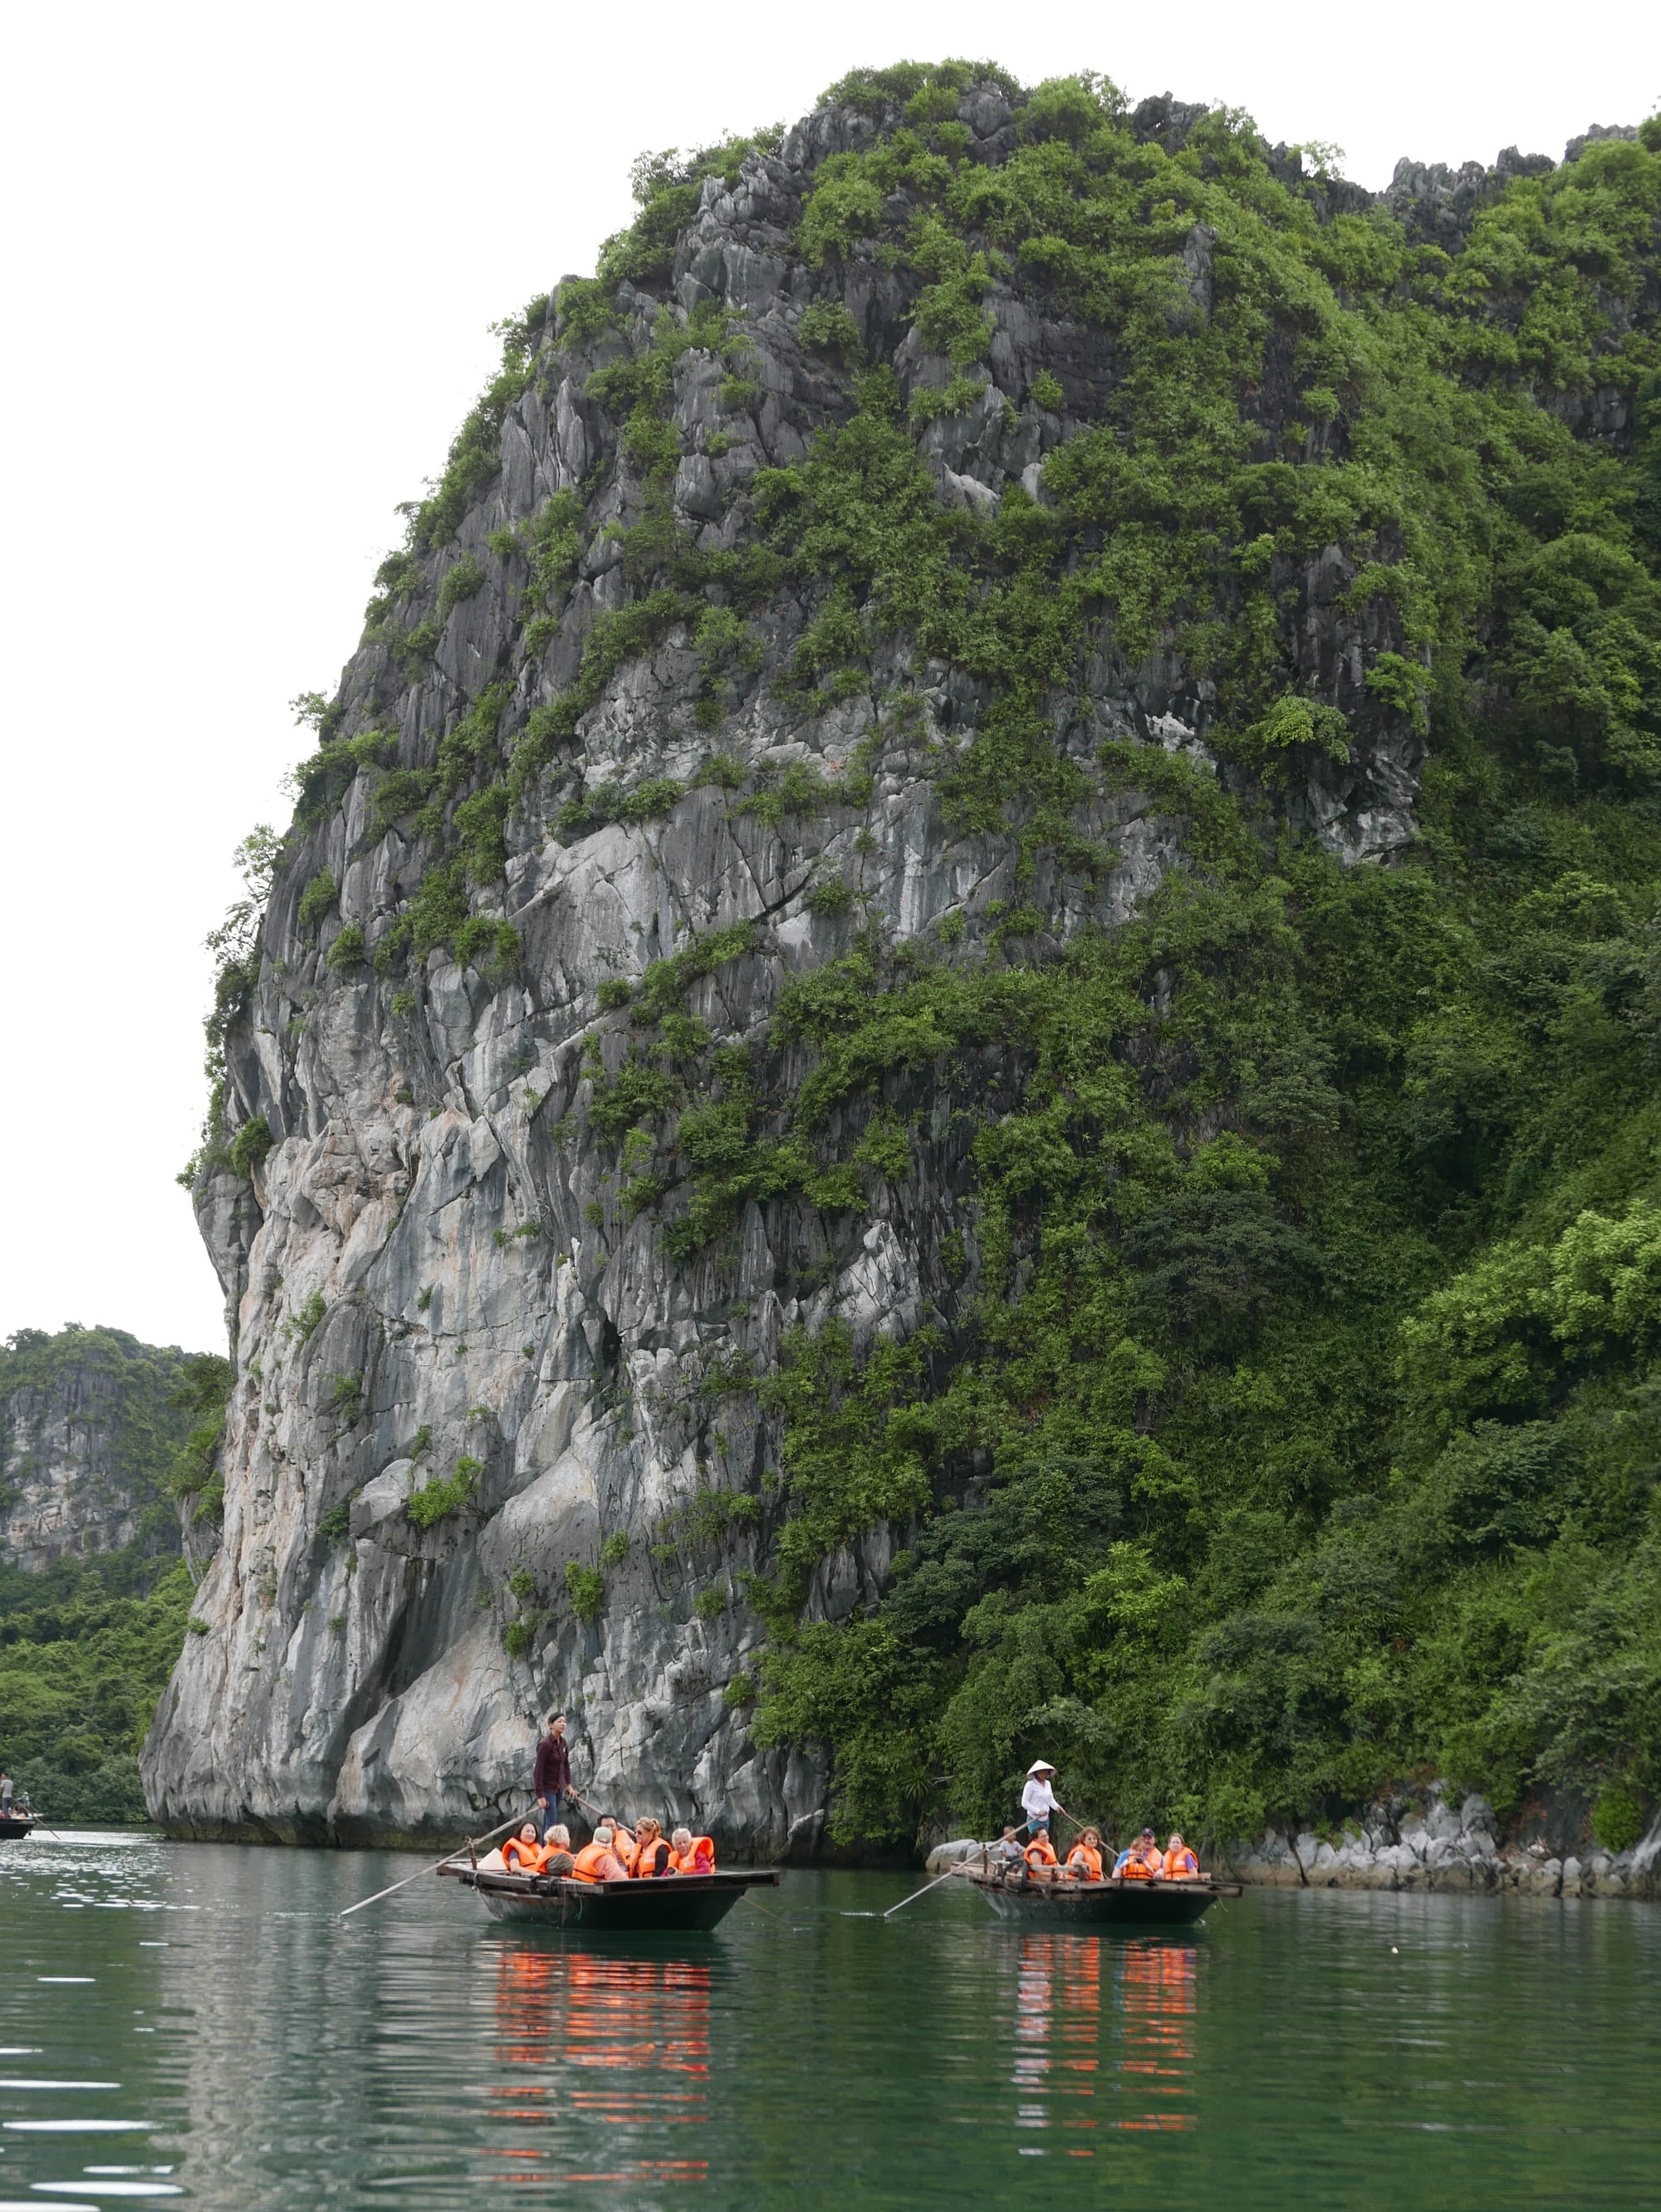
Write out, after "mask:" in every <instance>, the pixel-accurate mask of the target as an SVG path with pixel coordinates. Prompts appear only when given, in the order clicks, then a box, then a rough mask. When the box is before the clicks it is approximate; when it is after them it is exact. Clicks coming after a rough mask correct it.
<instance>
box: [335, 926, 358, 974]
mask: <svg viewBox="0 0 1661 2212" xmlns="http://www.w3.org/2000/svg"><path fill="white" fill-rule="evenodd" d="M364 951H365V945H364V936H363V924H362V923H361V921H349V922H348V923H347V925H346V927H345V928H344V929H343V930H342V931H341V933H340V934H339V936H338V937H337V938H336V939H335V941H334V943H333V944H332V945H330V947H329V966H330V969H332V970H333V972H334V973H335V974H336V975H342V974H343V973H344V972H345V970H346V969H349V968H360V967H361V966H362V964H363V955H364Z"/></svg>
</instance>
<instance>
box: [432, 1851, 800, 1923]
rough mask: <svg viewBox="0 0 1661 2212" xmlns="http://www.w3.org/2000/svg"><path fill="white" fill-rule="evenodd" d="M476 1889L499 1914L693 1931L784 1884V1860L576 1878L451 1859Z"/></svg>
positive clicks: (444, 1869)
mask: <svg viewBox="0 0 1661 2212" xmlns="http://www.w3.org/2000/svg"><path fill="white" fill-rule="evenodd" d="M437 1871H438V1873H439V1875H449V1876H450V1877H451V1879H452V1881H458V1882H460V1883H461V1885H462V1887H464V1889H471V1890H476V1892H477V1893H478V1894H479V1895H480V1896H481V1897H482V1899H484V1902H485V1905H486V1907H487V1909H488V1911H490V1912H491V1913H492V1914H493V1915H494V1917H495V1918H496V1919H498V1920H514V1921H520V1922H524V1923H530V1925H532V1926H536V1927H539V1928H580V1929H583V1930H584V1931H585V1933H588V1934H592V1935H600V1934H602V1933H603V1934H608V1935H609V1934H616V1935H628V1936H636V1935H654V1934H655V1935H690V1934H697V1933H700V1932H702V1931H703V1930H705V1929H711V1928H713V1927H715V1926H717V1925H718V1923H720V1922H721V1921H723V1920H724V1919H725V1918H726V1917H727V1915H728V1913H729V1912H730V1911H731V1910H732V1908H733V1906H734V1905H737V1902H738V1900H739V1899H740V1898H741V1897H743V1893H744V1892H745V1891H746V1890H747V1889H777V1888H778V1887H779V1869H778V1868H777V1867H745V1868H743V1869H738V1870H736V1871H734V1872H732V1873H715V1874H672V1875H660V1876H658V1877H657V1878H656V1879H654V1880H652V1881H567V1879H566V1878H565V1877H564V1876H563V1875H524V1874H506V1873H497V1872H494V1870H492V1869H489V1868H486V1867H474V1866H469V1865H466V1864H465V1863H463V1864H459V1865H458V1864H457V1863H456V1862H455V1861H453V1860H452V1861H451V1862H450V1863H448V1864H446V1865H444V1866H441V1867H439V1869H437Z"/></svg>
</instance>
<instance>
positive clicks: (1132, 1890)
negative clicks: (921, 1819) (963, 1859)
mask: <svg viewBox="0 0 1661 2212" xmlns="http://www.w3.org/2000/svg"><path fill="white" fill-rule="evenodd" d="M957 1873H958V1875H959V1877H960V1878H961V1880H962V1881H967V1882H970V1883H972V1884H973V1887H975V1888H976V1889H978V1890H979V1892H980V1894H981V1895H982V1896H983V1897H984V1898H985V1900H986V1902H987V1904H988V1905H991V1908H992V1911H994V1912H996V1913H997V1915H998V1916H999V1917H1000V1918H1002V1919H1004V1920H1019V1921H1021V1922H1022V1923H1024V1924H1026V1925H1027V1926H1028V1927H1046V1928H1065V1929H1081V1930H1082V1929H1095V1928H1184V1927H1189V1926H1191V1925H1192V1923H1194V1922H1195V1921H1196V1920H1197V1919H1199V1918H1200V1917H1201V1915H1202V1914H1203V1913H1205V1912H1208V1911H1209V1910H1210V1908H1211V1906H1212V1905H1215V1902H1216V1900H1217V1899H1218V1898H1220V1897H1238V1896H1239V1895H1240V1884H1239V1882H1237V1881H1113V1880H1112V1877H1111V1876H1110V1877H1109V1878H1108V1879H1107V1880H1106V1881H1030V1882H1029V1881H1022V1880H1021V1877H1020V1875H1015V1876H1013V1877H1012V1878H1011V1879H1009V1880H1008V1881H1006V1880H1005V1879H1004V1877H1003V1875H1001V1874H999V1873H997V1871H996V1869H992V1868H990V1867H988V1868H985V1869H982V1868H980V1867H978V1866H962V1867H960V1868H958V1869H957Z"/></svg>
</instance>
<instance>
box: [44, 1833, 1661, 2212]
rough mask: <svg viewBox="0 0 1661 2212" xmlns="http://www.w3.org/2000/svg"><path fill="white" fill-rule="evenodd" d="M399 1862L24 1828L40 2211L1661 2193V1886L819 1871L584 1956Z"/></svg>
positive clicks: (1437, 2199) (1521, 2199)
mask: <svg viewBox="0 0 1661 2212" xmlns="http://www.w3.org/2000/svg"><path fill="white" fill-rule="evenodd" d="M410 1867H411V1863H410V1862H409V1860H400V1859H397V1858H395V1857H390V1856H387V1855H384V1854H374V1853H341V1854H330V1853H323V1852H306V1853H301V1852H293V1851H276V1850H233V1849H228V1848H219V1847H214V1846H204V1845H197V1846H189V1845H179V1844H172V1845H170V1844H160V1843H155V1842H152V1841H149V1840H142V1839H137V1838H116V1837H112V1836H100V1837H93V1836H90V1835H80V1836H71V1837H69V1838H65V1840H64V1842H63V1843H61V1844H52V1843H50V1842H49V1841H47V1840H45V1838H36V1839H34V1840H33V1841H31V1842H29V1843H27V1844H4V1845H0V2212H11V2208H14V2207H21V2206H24V2205H27V2206H31V2207H33V2208H34V2212H39V2208H40V2207H42V2206H43V2205H47V2204H50V2203H53V2202H56V2203H74V2202H76V2201H79V2202H81V2203H94V2204H95V2203H108V2204H120V2203H135V2202H137V2203H145V2202H155V2203H157V2204H159V2205H161V2206H167V2205H171V2204H172V2203H175V2202H177V2203H181V2204H193V2205H200V2206H203V2207H211V2208H213V2212H238V2208H241V2207H253V2206H258V2207H267V2206H270V2207H278V2208H284V2209H285V2212H287V2208H294V2212H302V2208H305V2209H306V2212H309V2208H311V2207H313V2206H318V2205H327V2204H336V2203H340V2204H348V2203H350V2204H364V2205H380V2204H386V2205H405V2206H419V2207H449V2206H460V2205H466V2206H469V2207H473V2206H477V2205H481V2204H488V2203H493V2202H494V2203H500V2202H501V2201H503V2200H504V2199H506V2201H507V2202H510V2203H525V2204H539V2203H556V2202H557V2203H572V2202H575V2201H577V2200H579V2198H581V2199H585V2200H586V2201H589V2202H591V2203H604V2204H606V2205H607V2206H609V2207H612V2208H616V2207H622V2208H627V2212H632V2208H634V2207H637V2206H640V2207H655V2206H659V2205H662V2206H665V2207H668V2206H676V2207H686V2206H694V2207H695V2206H699V2205H707V2206H711V2207H715V2206H719V2207H722V2208H725V2207H735V2206H736V2207H744V2206H766V2207H772V2206H780V2207H783V2206H818V2205H832V2204H835V2205H858V2206H861V2207H864V2206H888V2205H894V2206H918V2205H951V2206H956V2205H979V2204H985V2205H987V2206H993V2205H1003V2204H1007V2203H1010V2202H1012V2201H1013V2199H1014V2196H1015V2192H1016V2191H1020V2192H1021V2194H1022V2195H1023V2196H1025V2197H1028V2198H1030V2199H1031V2200H1032V2201H1034V2203H1039V2204H1041V2206H1042V2207H1043V2208H1044V2212H1059V2208H1061V2207H1064V2206H1069V2205H1074V2204H1078V2205H1098V2204H1099V2205H1104V2206H1107V2205H1112V2206H1118V2205H1121V2204H1127V2205H1128V2204H1132V2203H1134V2204H1136V2205H1137V2206H1139V2207H1141V2206H1146V2207H1149V2208H1154V2207H1170V2206H1178V2207H1187V2206H1203V2207H1208V2208H1209V2207H1227V2206H1234V2205H1241V2206H1258V2205H1262V2206H1264V2207H1272V2208H1273V2212H1294V2208H1301V2207H1302V2206H1304V2205H1306V2204H1309V2203H1318V2204H1319V2205H1320V2206H1321V2207H1323V2208H1324V2212H1326V2208H1331V2207H1343V2206H1352V2205H1354V2206H1369V2207H1371V2206H1389V2207H1391V2208H1397V2207H1400V2208H1407V2207H1412V2208H1415V2212H1422V2208H1426V2207H1434V2206H1449V2207H1455V2206H1457V2207H1461V2208H1463V2207H1467V2206H1476V2205H1480V2206H1484V2207H1488V2206H1503V2205H1531V2206H1560V2205H1569V2204H1574V2205H1577V2206H1585V2205H1604V2204H1608V2205H1616V2204H1619V2205H1622V2206H1639V2205H1661V2063H1658V2061H1661V2027H1658V2012H1657V2007H1656V1998H1657V1996H1658V1987H1661V1911H1657V1909H1655V1908H1653V1907H1650V1906H1644V1905H1615V1904H1603V1905H1589V1904H1573V1905H1560V1904H1555V1903H1549V1902H1547V1901H1544V1900H1537V1899H1526V1900H1523V1899H1519V1900H1512V1901H1509V1902H1506V1903H1499V1902H1494V1901H1488V1900H1478V1899H1469V1900H1462V1899H1452V1898H1444V1897H1417V1896H1415V1897H1390V1896H1343V1895H1340V1894H1338V1893H1333V1892H1323V1893H1308V1894H1303V1895H1296V1894H1290V1895H1288V1894H1287V1893H1266V1892H1256V1893H1248V1894H1247V1895H1246V1897H1244V1898H1242V1899H1240V1900H1238V1901H1226V1902H1224V1903H1222V1904H1219V1905H1216V1906H1215V1908H1214V1909H1213V1911H1212V1912H1211V1914H1210V1916H1209V1918H1208V1920H1207V1921H1206V1922H1205V1923H1204V1925H1203V1928H1202V1929H1199V1930H1197V1931H1191V1933H1190V1934H1189V1935H1188V1936H1186V1937H1185V1938H1184V1939H1175V1938H1165V1939H1150V1940H1145V1941H1137V1940H1126V1939H1125V1938H1123V1937H1119V1938H1105V1939H1097V1938H1092V1937H1087V1936H1045V1935H1026V1934H1022V1933H1021V1931H1020V1930H1018V1929H1009V1928H1006V1927H1004V1926H1003V1924H1002V1923H999V1922H997V1921H996V1920H994V1919H993V1917H992V1916H991V1913H990V1912H988V1911H987V1910H986V1908H985V1905H982V1903H981V1902H980V1900H979V1899H978V1898H976V1897H974V1896H973V1895H969V1894H965V1893H956V1892H954V1891H952V1890H951V1889H947V1890H945V1891H943V1892H939V1893H936V1894H935V1895H934V1896H932V1897H929V1898H925V1899H924V1900H923V1901H922V1902H921V1903H920V1904H919V1905H915V1906H913V1907H912V1909H911V1910H910V1911H908V1912H906V1913H904V1914H902V1915H901V1916H900V1917H899V1918H898V1919H897V1920H895V1921H893V1922H890V1923H887V1924H886V1925H885V1924H884V1923H882V1921H881V1920H880V1919H877V1918H874V1917H856V1916H864V1915H868V1914H872V1913H875V1912H876V1911H880V1909H881V1908H882V1906H884V1905H891V1904H893V1903H894V1902H895V1901H896V1900H897V1899H899V1898H900V1897H901V1896H903V1895H904V1894H905V1893H906V1889H907V1888H908V1887H912V1886H913V1885H912V1884H908V1883H907V1882H906V1881H904V1880H902V1879H901V1878H900V1877H899V1876H894V1875H807V1874H791V1875H787V1876H786V1877H785V1887H783V1889H782V1890H780V1891H779V1892H778V1893H769V1894H768V1895H767V1896H766V1897H765V1899H764V1900H763V1901H764V1903H765V1904H766V1905H767V1910H768V1911H769V1912H771V1913H772V1914H773V1915H774V1916H776V1917H767V1915H766V1914H764V1912H763V1911H761V1910H760V1909H758V1907H757V1905H756V1904H755V1902H754V1901H751V1902H747V1903H746V1904H744V1905H740V1906H739V1908H738V1909H737V1911H736V1912H735V1913H734V1914H733V1915H732V1917H730V1919H729V1920H728V1921H727V1923H726V1924H725V1926H724V1928H723V1929H721V1931H720V1932H719V1933H718V1935H716V1936H706V1937H702V1938H700V1939H696V1940H694V1941H689V1942H682V1943H678V1944H669V1943H664V1942H657V1943H646V1942H633V1943H632V1944H621V1943H614V1944H612V1945H611V1946H609V1947H606V1948H595V1947H591V1948H585V1949H581V1948H576V1946H575V1945H573V1943H571V1942H570V1941H569V1939H561V1938H559V1937H555V1936H534V1935H530V1936H528V1935H526V1934H525V1933H524V1932H523V1931H518V1930H514V1929H503V1928H499V1927H497V1926H496V1925H495V1924H494V1923H493V1922H490V1921H489V1920H488V1919H487V1918H486V1917H484V1915H483V1913H482V1910H481V1908H480V1907H479V1905H477V1903H476V1900H475V1899H473V1898H471V1897H470V1896H468V1895H466V1894H464V1893H460V1892H458V1890H457V1889H456V1888H454V1887H452V1885H451V1884H449V1883H447V1882H440V1881H438V1880H436V1879H433V1880H431V1881H421V1882H419V1883H417V1884H416V1885H415V1887H414V1888H413V1889H412V1890H409V1891H406V1892H405V1893H403V1896H402V1897H400V1898H396V1899H390V1900H389V1901H388V1902H387V1903H386V1904H385V1905H377V1906H374V1907H372V1908H371V1910H370V1911H367V1912H366V1913H361V1914H359V1915H358V1916H356V1917H355V1918H353V1919H351V1920H349V1921H347V1922H345V1923H340V1922H339V1921H337V1920H336V1919H335V1918H334V1917H333V1916H334V1914H335V1913H336V1912H337V1911H338V1910H339V1908H340V1907H341V1906H342V1905H346V1904H349V1903H350V1902H351V1901H352V1900H353V1899H355V1898H358V1897H361V1896H364V1895H367V1893H369V1892H370V1891H371V1890H373V1889H374V1888H376V1887H379V1885H380V1884H381V1883H382V1882H384V1881H391V1879H393V1877H394V1876H395V1875H398V1874H401V1873H407V1872H409V1870H410Z"/></svg>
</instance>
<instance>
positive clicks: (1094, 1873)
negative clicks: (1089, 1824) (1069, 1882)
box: [1067, 1828, 1101, 1881]
mask: <svg viewBox="0 0 1661 2212" xmlns="http://www.w3.org/2000/svg"><path fill="white" fill-rule="evenodd" d="M1067 1871H1068V1873H1069V1874H1070V1875H1071V1876H1072V1878H1073V1880H1074V1881H1100V1880H1101V1837H1100V1833H1099V1832H1097V1830H1095V1829H1094V1828H1087V1829H1086V1830H1085V1831H1084V1833H1083V1834H1082V1836H1081V1837H1080V1838H1079V1839H1078V1841H1077V1842H1076V1844H1074V1845H1073V1848H1072V1849H1071V1850H1070V1851H1069V1852H1068V1854H1067Z"/></svg>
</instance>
